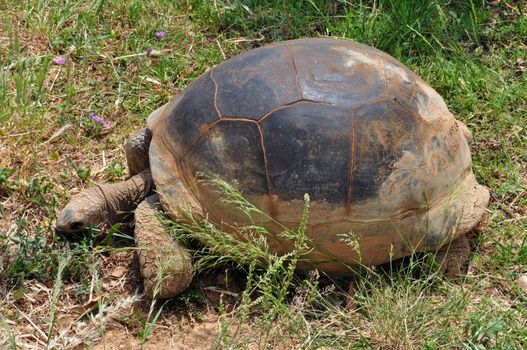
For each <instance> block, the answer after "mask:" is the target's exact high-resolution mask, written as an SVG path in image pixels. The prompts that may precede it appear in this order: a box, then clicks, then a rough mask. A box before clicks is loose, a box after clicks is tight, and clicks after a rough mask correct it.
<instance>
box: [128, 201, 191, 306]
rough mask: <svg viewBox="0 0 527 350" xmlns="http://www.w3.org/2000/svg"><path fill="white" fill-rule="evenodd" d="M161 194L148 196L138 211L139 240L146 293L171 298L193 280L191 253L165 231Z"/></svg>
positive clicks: (139, 252)
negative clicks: (161, 214)
mask: <svg viewBox="0 0 527 350" xmlns="http://www.w3.org/2000/svg"><path fill="white" fill-rule="evenodd" d="M158 209H159V196H158V195H152V196H150V197H147V198H146V199H145V200H144V201H143V202H141V204H139V206H138V207H137V209H136V211H135V242H136V246H137V248H138V255H139V266H140V270H141V276H142V277H143V285H144V291H145V295H146V296H147V297H149V298H150V299H152V298H156V299H169V298H172V297H175V296H176V295H178V294H180V293H181V292H183V291H184V290H185V289H186V288H187V287H188V286H189V285H190V282H191V281H192V275H193V268H192V262H191V258H190V254H189V253H188V252H187V251H186V249H185V248H184V247H183V246H182V245H181V244H179V243H178V242H176V241H175V240H174V239H173V238H172V237H170V235H169V234H168V233H167V232H166V231H165V228H164V226H163V224H162V223H161V222H160V221H159V217H158V213H157V210H158Z"/></svg>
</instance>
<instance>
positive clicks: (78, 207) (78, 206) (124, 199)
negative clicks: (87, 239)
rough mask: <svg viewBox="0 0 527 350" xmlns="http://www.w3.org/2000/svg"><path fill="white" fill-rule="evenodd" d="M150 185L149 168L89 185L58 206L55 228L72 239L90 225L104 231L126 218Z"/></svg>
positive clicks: (77, 236) (60, 234)
mask: <svg viewBox="0 0 527 350" xmlns="http://www.w3.org/2000/svg"><path fill="white" fill-rule="evenodd" d="M152 188H153V180H152V176H151V174H150V170H149V169H146V170H144V171H142V172H141V173H139V174H137V175H134V176H132V177H131V178H129V179H128V180H126V181H122V182H118V183H115V184H107V185H100V186H96V187H92V188H89V189H87V190H85V191H83V192H81V193H79V194H78V195H76V196H74V197H73V198H72V199H71V200H70V202H69V203H68V204H67V205H66V207H64V209H62V212H61V213H60V215H59V217H58V219H57V224H56V226H55V232H56V233H57V234H58V235H59V236H61V237H63V238H65V239H68V240H73V239H77V238H81V237H83V236H85V235H86V233H89V232H90V231H91V230H93V229H95V230H100V231H102V232H104V231H106V229H107V228H109V227H110V226H112V225H113V224H115V223H118V222H126V221H129V220H130V218H131V217H132V215H131V214H132V212H133V211H134V210H135V208H136V207H137V205H138V204H139V203H141V202H142V201H143V200H144V199H145V198H146V196H147V195H149V194H150V193H151V192H152Z"/></svg>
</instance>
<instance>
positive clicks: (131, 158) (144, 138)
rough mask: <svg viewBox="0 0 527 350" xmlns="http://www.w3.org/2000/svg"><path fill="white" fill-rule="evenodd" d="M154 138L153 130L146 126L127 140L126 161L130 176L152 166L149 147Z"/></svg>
mask: <svg viewBox="0 0 527 350" xmlns="http://www.w3.org/2000/svg"><path fill="white" fill-rule="evenodd" d="M151 140H152V132H151V131H150V129H148V128H144V129H141V130H139V131H138V132H136V133H135V134H133V135H132V136H130V138H129V139H128V140H127V141H126V145H125V152H126V162H127V164H128V170H129V172H130V176H134V175H136V174H139V173H140V172H141V171H143V170H145V169H148V168H149V167H150V162H149V160H148V149H149V148H150V141H151Z"/></svg>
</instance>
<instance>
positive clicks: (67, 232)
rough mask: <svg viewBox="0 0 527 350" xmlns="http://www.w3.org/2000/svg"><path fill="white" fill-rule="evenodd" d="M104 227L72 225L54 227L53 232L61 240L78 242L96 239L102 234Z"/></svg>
mask: <svg viewBox="0 0 527 350" xmlns="http://www.w3.org/2000/svg"><path fill="white" fill-rule="evenodd" d="M105 231H106V230H105V229H97V228H94V227H85V226H74V227H69V228H67V229H66V228H62V227H59V226H57V227H55V234H56V235H57V236H59V237H60V238H61V239H62V240H64V241H66V242H70V243H75V242H79V241H82V240H86V239H88V240H97V239H100V237H101V236H103V235H104V232H105Z"/></svg>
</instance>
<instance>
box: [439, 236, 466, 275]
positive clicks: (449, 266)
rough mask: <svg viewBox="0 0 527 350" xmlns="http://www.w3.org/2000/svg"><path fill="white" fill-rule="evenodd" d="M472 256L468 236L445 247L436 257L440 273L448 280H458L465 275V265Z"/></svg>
mask: <svg viewBox="0 0 527 350" xmlns="http://www.w3.org/2000/svg"><path fill="white" fill-rule="evenodd" d="M469 254H470V244H469V242H468V238H467V236H466V235H462V236H461V237H459V238H458V239H456V240H453V241H452V242H450V243H448V244H446V245H444V246H443V247H442V248H441V249H439V250H438V251H437V254H436V256H435V260H436V262H437V263H438V264H439V266H440V267H439V271H440V272H441V273H442V274H443V275H445V276H446V277H447V278H456V277H459V276H461V275H463V274H464V273H463V272H462V268H463V265H464V264H465V263H466V262H467V260H468V256H469Z"/></svg>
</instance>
